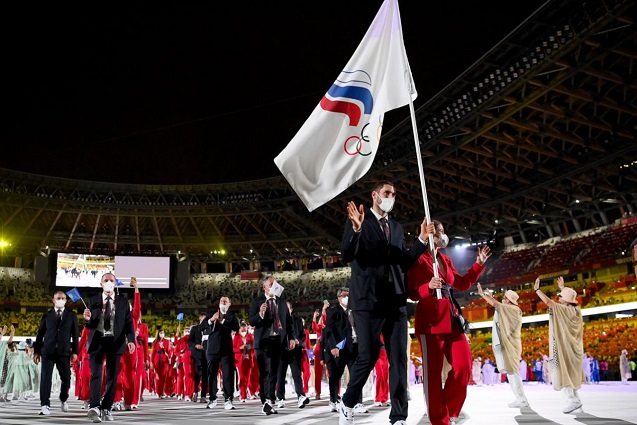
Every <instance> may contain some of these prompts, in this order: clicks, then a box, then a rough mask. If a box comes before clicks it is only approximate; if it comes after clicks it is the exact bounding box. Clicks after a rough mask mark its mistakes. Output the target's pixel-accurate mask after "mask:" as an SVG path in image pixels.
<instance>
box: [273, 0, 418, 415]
mask: <svg viewBox="0 0 637 425" xmlns="http://www.w3.org/2000/svg"><path fill="white" fill-rule="evenodd" d="M416 95H417V93H416V90H415V87H414V84H413V81H412V77H411V70H410V68H409V63H408V61H407V54H406V53H405V46H404V43H403V37H402V28H401V23H400V12H399V10H398V0H385V1H384V2H383V5H382V6H381V8H380V10H379V11H378V13H377V15H376V17H375V18H374V21H373V22H372V24H371V26H370V28H369V29H368V30H367V33H366V34H365V37H364V38H363V40H362V41H361V43H360V45H359V46H358V48H357V49H356V51H355V52H354V55H353V56H352V58H351V59H350V61H349V62H348V64H347V65H346V66H345V68H344V69H343V71H342V72H341V74H340V75H339V76H338V78H337V79H336V81H335V82H334V84H333V85H332V86H331V87H330V89H329V90H328V92H327V94H325V96H324V97H323V99H321V102H320V103H319V105H318V106H317V107H316V108H315V109H314V112H312V114H311V115H310V117H309V118H308V120H307V121H306V122H305V124H304V125H303V127H301V129H300V130H299V132H298V133H297V134H296V136H294V138H293V139H292V141H291V142H290V143H289V144H288V146H287V147H286V148H285V149H284V150H283V151H282V152H281V153H280V154H279V156H277V157H276V158H275V159H274V162H275V163H276V165H277V167H279V170H280V171H281V173H282V174H283V176H284V177H285V178H286V179H287V181H288V183H289V184H290V186H291V187H292V188H293V189H294V191H295V192H296V193H297V195H298V196H299V197H300V198H301V200H302V201H303V203H304V204H305V206H306V207H307V209H308V210H309V211H313V210H314V209H316V208H318V207H320V206H321V205H323V204H325V203H326V202H328V201H330V200H331V199H333V198H334V197H335V196H337V195H338V194H340V193H341V192H343V191H344V190H345V189H347V188H348V187H349V186H351V185H352V184H353V183H354V182H356V181H357V180H358V179H360V178H361V177H362V176H363V175H365V173H367V171H368V170H369V168H370V167H371V165H372V162H373V160H374V157H375V155H376V152H377V151H378V144H379V142H380V135H381V131H382V125H383V115H384V113H385V112H386V111H389V110H392V109H395V108H398V107H401V106H404V105H410V108H411V109H412V110H413V104H412V101H413V99H414V98H415V97H416ZM412 115H413V113H412ZM412 119H413V117H412ZM416 142H417V141H416ZM416 147H417V149H418V150H419V147H418V143H416ZM417 159H418V160H419V161H421V159H420V153H419V152H418V154H417ZM422 183H423V190H424V181H423V182H422ZM371 196H372V201H373V206H372V208H371V209H369V210H367V211H365V210H364V208H363V206H362V205H360V206H358V207H357V206H356V204H354V203H353V202H350V203H349V204H348V205H347V212H348V217H349V221H348V222H347V223H346V225H345V232H344V234H343V240H342V246H341V252H342V253H343V260H344V261H346V262H348V263H351V267H352V279H351V284H350V295H351V296H350V299H349V309H351V310H352V316H353V322H354V324H355V327H356V333H357V341H358V356H357V357H356V360H355V362H354V365H353V366H352V369H351V373H350V382H349V385H348V387H347V391H346V392H345V394H344V395H343V399H342V402H341V406H340V409H339V412H340V413H339V424H340V425H349V424H353V422H354V406H355V405H356V404H357V402H358V400H360V397H361V393H362V390H363V386H364V385H365V382H366V381H367V377H368V376H369V373H370V372H371V371H372V369H373V368H374V365H375V363H376V360H377V359H378V356H379V352H380V346H381V340H380V335H381V333H382V334H383V336H384V340H385V347H386V349H387V353H388V356H389V363H390V364H391V369H390V376H389V386H390V389H389V390H390V394H391V411H390V415H389V419H390V422H391V423H392V424H399V425H404V424H405V419H406V418H407V309H406V301H407V291H406V288H405V283H404V280H403V273H404V272H405V271H407V269H408V268H409V267H410V266H411V265H412V264H413V262H414V261H415V260H416V259H417V258H418V257H419V256H420V255H421V254H422V253H423V252H424V251H425V240H426V238H427V231H426V220H423V222H422V224H421V226H420V236H419V238H418V239H417V240H416V241H415V242H414V244H413V246H412V247H411V249H408V248H407V247H406V244H405V238H404V233H403V228H402V226H401V225H400V223H398V222H397V221H395V220H393V219H392V218H390V217H388V213H389V212H390V211H391V209H392V207H393V203H394V199H395V196H396V191H395V189H394V185H393V184H392V183H391V182H380V183H377V184H375V185H374V187H373V188H372V192H371ZM423 198H424V199H426V197H425V196H424V197H423ZM425 206H426V203H425ZM425 211H428V208H427V206H426V209H425ZM337 342H338V341H337Z"/></svg>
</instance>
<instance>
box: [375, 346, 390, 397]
mask: <svg viewBox="0 0 637 425" xmlns="http://www.w3.org/2000/svg"><path fill="white" fill-rule="evenodd" d="M374 372H376V397H375V398H374V401H375V402H377V403H379V402H380V403H387V401H389V361H388V360H387V357H385V358H384V359H381V358H379V359H378V360H377V361H376V365H374Z"/></svg>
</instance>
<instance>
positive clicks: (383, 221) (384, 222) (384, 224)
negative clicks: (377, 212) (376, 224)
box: [380, 217, 389, 240]
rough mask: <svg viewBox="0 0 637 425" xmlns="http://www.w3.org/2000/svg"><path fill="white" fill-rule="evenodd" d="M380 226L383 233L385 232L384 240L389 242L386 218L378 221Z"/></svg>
mask: <svg viewBox="0 0 637 425" xmlns="http://www.w3.org/2000/svg"><path fill="white" fill-rule="evenodd" d="M380 226H381V227H382V228H383V232H385V239H387V240H389V223H387V218H386V217H383V218H381V219H380Z"/></svg>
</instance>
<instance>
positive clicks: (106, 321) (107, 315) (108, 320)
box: [104, 297, 111, 331]
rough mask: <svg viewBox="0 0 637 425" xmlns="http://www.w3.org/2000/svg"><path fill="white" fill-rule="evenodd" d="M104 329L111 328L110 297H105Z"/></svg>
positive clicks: (108, 329)
mask: <svg viewBox="0 0 637 425" xmlns="http://www.w3.org/2000/svg"><path fill="white" fill-rule="evenodd" d="M104 330H105V331H110V330H111V297H106V305H105V306H104Z"/></svg>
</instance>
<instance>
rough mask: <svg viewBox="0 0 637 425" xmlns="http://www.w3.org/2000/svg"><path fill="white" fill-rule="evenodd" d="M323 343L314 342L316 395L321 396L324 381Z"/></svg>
mask: <svg viewBox="0 0 637 425" xmlns="http://www.w3.org/2000/svg"><path fill="white" fill-rule="evenodd" d="M321 359H322V358H321V344H320V343H319V342H317V343H316V344H314V390H315V391H316V396H317V397H320V396H321V382H323V365H322V364H321Z"/></svg>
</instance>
